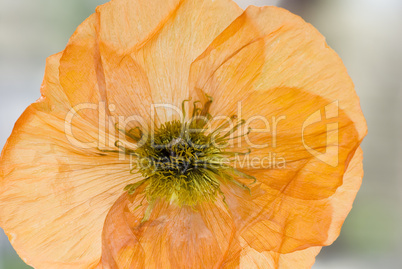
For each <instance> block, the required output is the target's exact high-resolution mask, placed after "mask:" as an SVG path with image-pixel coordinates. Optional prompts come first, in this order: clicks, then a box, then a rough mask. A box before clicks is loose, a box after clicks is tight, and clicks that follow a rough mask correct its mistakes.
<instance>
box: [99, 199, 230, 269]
mask: <svg viewBox="0 0 402 269" xmlns="http://www.w3.org/2000/svg"><path fill="white" fill-rule="evenodd" d="M138 196H141V195H138ZM138 196H134V197H129V196H127V195H123V196H122V197H121V198H120V199H119V200H118V201H117V202H116V203H115V205H114V206H113V207H112V209H111V210H110V212H109V215H108V217H107V219H106V222H105V227H104V231H103V242H104V244H103V255H102V261H103V262H104V264H105V265H108V266H111V265H112V267H111V268H142V267H143V265H144V264H146V266H147V267H150V268H196V267H199V265H200V264H203V265H204V266H205V267H206V268H214V266H218V265H219V264H221V263H222V262H223V261H224V259H225V257H226V255H227V250H228V248H229V245H231V244H234V242H233V241H234V225H233V222H232V221H231V219H230V216H229V215H228V214H227V211H226V209H225V207H224V205H223V203H221V202H218V203H217V204H215V205H214V204H204V205H201V206H197V208H194V209H192V208H190V207H186V206H184V207H182V208H180V207H177V206H176V205H174V204H169V203H167V202H163V201H159V202H156V205H155V206H154V207H153V210H152V213H151V215H150V217H149V220H147V221H145V222H143V223H142V222H141V220H142V219H143V217H144V214H145V211H146V210H147V208H148V206H149V203H148V202H147V201H146V200H145V201H143V202H141V200H142V198H141V197H138Z"/></svg>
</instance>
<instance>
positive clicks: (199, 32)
mask: <svg viewBox="0 0 402 269" xmlns="http://www.w3.org/2000/svg"><path fill="white" fill-rule="evenodd" d="M158 3H159V2H158ZM156 5H158V4H156ZM241 12H242V10H241V9H240V8H239V7H238V6H237V5H236V4H235V3H234V2H233V1H231V0H214V1H213V0H185V1H182V2H181V4H180V5H179V6H178V8H177V10H175V12H174V13H172V15H171V16H170V17H169V19H167V20H166V21H165V22H164V24H163V26H162V27H161V28H160V29H159V30H158V32H157V33H156V34H155V35H153V36H152V38H149V39H148V40H147V42H146V43H145V44H144V45H143V46H142V47H141V48H140V49H138V50H136V51H134V52H132V53H131V54H129V56H127V57H130V56H131V57H132V58H133V59H134V61H135V63H136V64H137V65H138V66H139V68H140V69H141V70H143V71H144V73H145V74H147V78H148V82H149V91H150V92H151V95H152V101H153V103H154V104H164V105H174V107H175V108H179V109H180V108H181V103H182V102H183V101H184V100H185V99H187V98H188V96H189V89H188V77H189V68H190V64H191V63H192V62H193V61H194V59H195V58H196V57H197V56H199V55H200V54H201V53H202V52H203V51H204V50H205V49H206V48H207V47H208V45H209V44H210V43H211V42H212V41H213V40H214V38H215V37H216V36H218V34H219V33H221V32H222V31H223V30H224V29H225V28H226V27H227V26H228V25H229V24H230V23H231V22H232V21H233V20H234V19H235V18H237V17H238V16H239V15H240V14H241ZM129 16H130V17H131V16H133V15H132V14H129ZM132 19H133V20H134V19H136V18H135V17H134V16H133V17H132ZM104 54H105V55H106V54H109V55H110V56H112V57H114V55H111V54H110V53H109V52H108V53H104ZM106 61H107V60H106ZM123 67H124V66H123ZM106 69H107V68H106ZM133 90H136V89H133ZM131 96H132V97H131ZM135 96H136V94H133V95H131V94H130V95H129V96H128V97H130V98H131V103H132V104H137V103H139V102H141V100H139V99H138V98H135ZM157 113H158V116H159V120H160V122H166V121H169V120H171V119H172V117H173V118H177V116H178V115H177V112H176V111H175V110H172V108H171V107H161V108H159V109H158V110H157Z"/></svg>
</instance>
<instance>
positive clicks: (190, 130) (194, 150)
mask: <svg viewBox="0 0 402 269" xmlns="http://www.w3.org/2000/svg"><path fill="white" fill-rule="evenodd" d="M207 99H208V100H207V101H206V103H205V104H204V106H201V107H199V106H198V103H200V101H194V102H193V111H192V116H191V118H190V119H189V121H186V120H185V118H186V117H187V111H186V102H190V101H191V99H187V100H184V101H183V102H182V111H183V120H182V121H178V120H174V121H169V122H166V123H164V124H162V125H161V126H159V128H157V130H156V131H155V133H154V134H153V135H152V136H149V135H148V136H146V137H151V138H152V140H147V141H144V143H142V145H141V146H138V145H135V144H133V145H131V143H129V142H127V141H124V143H123V142H122V141H120V140H117V141H116V142H115V147H116V148H117V149H118V150H116V151H113V152H117V153H124V154H127V155H132V156H135V157H136V161H137V165H136V166H135V167H133V168H131V170H130V173H132V174H137V173H140V174H141V175H142V176H143V178H144V179H143V180H140V181H138V182H136V183H134V184H129V185H127V186H126V187H125V188H124V190H125V191H127V192H128V194H129V195H133V194H134V193H135V192H136V191H137V190H138V191H140V192H143V193H144V197H145V198H144V199H147V200H148V203H149V205H148V207H147V209H146V210H145V213H144V218H143V220H142V222H145V221H147V220H148V219H149V217H150V215H151V212H152V209H153V207H154V204H155V201H157V200H159V199H165V200H166V201H168V202H171V203H175V204H177V205H179V206H185V205H186V206H190V207H193V208H194V206H196V205H197V204H199V203H202V202H214V201H216V199H217V197H219V196H220V197H222V200H223V202H224V203H225V204H226V200H225V195H224V193H223V192H222V190H221V189H220V185H221V184H222V183H223V182H225V181H228V182H232V183H234V184H236V185H237V186H239V187H241V188H242V189H245V190H248V191H249V192H251V190H250V188H249V187H248V186H247V185H245V184H243V183H241V182H240V181H238V180H237V178H243V179H253V181H254V182H253V183H255V181H256V179H255V177H252V176H249V175H247V174H245V173H243V172H241V171H239V170H237V169H235V168H233V167H232V166H231V162H232V161H233V158H234V157H235V156H237V155H247V154H249V153H250V152H251V150H250V149H249V150H248V152H230V151H226V150H225V148H222V147H218V146H217V144H219V145H220V144H226V143H227V141H229V140H230V139H235V138H239V137H242V136H245V135H247V134H249V133H250V131H251V129H250V128H249V129H248V132H247V133H243V134H240V135H238V136H235V137H234V138H229V136H231V135H232V134H233V133H235V132H236V131H238V130H239V129H240V127H241V126H242V125H244V124H245V121H244V120H239V121H238V122H237V123H236V125H235V126H234V127H233V128H232V129H230V130H229V131H227V132H225V133H224V134H221V132H222V131H223V130H224V129H226V128H227V127H228V126H230V125H231V124H232V121H233V120H235V119H237V116H236V115H233V116H231V117H230V119H229V120H225V122H223V123H222V124H221V125H219V126H218V128H216V129H215V130H213V131H212V132H210V133H208V134H207V133H206V132H207V129H206V125H207V123H208V121H209V120H210V119H211V118H212V116H211V115H210V114H209V110H210V108H211V105H212V103H213V99H212V97H210V96H208V95H207ZM115 127H116V129H117V130H118V131H119V132H120V133H122V134H124V135H125V136H127V137H128V138H131V139H132V140H134V141H136V142H137V143H138V142H139V141H140V140H142V138H143V137H144V136H143V132H142V130H141V129H140V128H139V127H135V128H132V129H130V130H128V131H125V130H123V129H121V128H119V127H118V124H116V126H115ZM215 136H216V141H213V140H214V139H215ZM215 142H217V143H215ZM253 183H252V184H253ZM140 187H141V188H140Z"/></svg>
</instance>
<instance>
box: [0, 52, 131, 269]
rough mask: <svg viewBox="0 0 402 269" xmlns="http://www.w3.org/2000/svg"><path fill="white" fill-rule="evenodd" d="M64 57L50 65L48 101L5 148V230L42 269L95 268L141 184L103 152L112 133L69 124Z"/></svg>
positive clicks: (0, 175)
mask: <svg viewBox="0 0 402 269" xmlns="http://www.w3.org/2000/svg"><path fill="white" fill-rule="evenodd" d="M60 57H61V54H56V55H54V56H52V57H50V58H49V59H48V62H47V67H46V74H45V80H44V83H43V86H42V94H43V96H42V97H41V98H40V99H39V100H38V102H36V103H34V104H32V105H31V106H30V107H28V108H27V110H26V111H25V112H24V113H23V115H22V116H21V117H20V119H19V120H18V122H17V123H16V126H15V128H14V130H13V133H12V135H11V137H10V138H9V139H8V141H7V144H6V146H5V147H4V149H3V152H2V155H1V159H0V225H1V227H2V228H4V230H5V232H6V234H7V235H8V236H9V238H10V241H11V243H12V245H13V246H14V248H15V249H16V251H17V252H18V254H19V255H20V256H21V257H22V258H23V259H24V260H25V261H26V262H27V263H28V264H30V265H32V266H34V267H35V268H91V267H92V266H95V265H96V264H97V263H98V262H99V260H100V258H101V234H102V228H103V223H104V220H105V217H106V215H107V213H108V211H109V209H110V207H111V206H112V205H113V203H114V202H115V201H116V199H117V198H118V197H119V196H120V195H121V193H122V192H123V188H124V187H125V186H126V185H127V184H128V183H131V182H133V181H135V180H137V179H136V178H135V177H134V176H132V175H130V173H129V171H130V166H129V163H128V160H121V161H120V160H119V158H118V155H117V154H114V153H105V152H103V151H100V150H98V148H97V145H99V143H100V137H102V136H105V137H106V136H107V135H108V134H107V132H106V131H103V132H102V128H98V126H94V125H92V122H91V121H88V120H87V119H85V118H83V117H81V116H80V115H78V114H77V115H74V116H73V118H72V121H71V123H69V122H68V120H67V119H66V115H68V113H69V112H71V111H70V110H69V109H70V108H71V103H70V100H69V99H68V97H67V95H66V94H65V92H64V91H63V87H62V86H61V85H60V84H59V79H58V78H59V76H58V70H59V61H60ZM70 127H71V129H72V134H68V133H66V129H69V128H70ZM81 138H82V139H84V140H81ZM84 142H85V143H86V144H84V145H86V146H88V147H87V148H83V147H81V146H82V143H84ZM106 148H107V147H106Z"/></svg>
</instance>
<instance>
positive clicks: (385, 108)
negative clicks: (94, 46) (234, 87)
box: [0, 0, 402, 269]
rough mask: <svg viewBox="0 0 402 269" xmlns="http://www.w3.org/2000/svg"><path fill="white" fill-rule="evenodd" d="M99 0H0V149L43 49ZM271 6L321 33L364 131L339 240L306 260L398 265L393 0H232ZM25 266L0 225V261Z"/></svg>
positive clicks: (398, 96)
mask: <svg viewBox="0 0 402 269" xmlns="http://www.w3.org/2000/svg"><path fill="white" fill-rule="evenodd" d="M105 2H107V1H105V0H85V1H82V0H69V1H65V0H35V1H32V0H13V1H10V0H0V149H1V148H2V147H3V145H4V144H5V142H6V139H7V137H8V136H9V135H10V133H11V131H12V128H13V125H14V123H15V121H16V120H17V119H18V117H19V116H20V114H21V113H22V112H23V110H24V109H25V108H26V107H27V106H28V105H29V104H30V103H32V102H34V101H35V100H36V99H37V98H39V96H40V93H39V88H40V85H41V82H42V78H43V73H44V68H45V59H46V57H47V56H49V55H51V54H54V53H57V52H59V51H61V50H63V49H64V47H65V45H66V43H67V41H68V38H69V37H70V36H71V34H72V33H73V32H74V30H75V28H76V27H77V26H78V25H79V24H80V23H81V22H82V21H83V20H84V19H85V18H86V17H88V16H89V15H90V14H91V13H93V12H94V10H95V7H96V6H97V5H100V4H103V3H105ZM236 2H237V3H238V4H239V5H240V6H241V7H242V8H246V7H247V6H248V5H257V6H263V5H277V6H281V7H285V8H287V9H289V10H290V11H292V12H293V13H296V14H299V15H301V16H302V17H303V18H304V19H305V20H306V21H308V22H310V23H311V24H313V25H314V26H315V27H316V28H318V29H319V30H320V32H321V33H322V34H323V35H324V36H326V38H327V42H328V44H329V45H330V46H331V47H332V48H333V49H334V50H335V51H336V52H337V53H338V54H339V55H340V56H341V58H342V59H343V61H344V63H345V65H346V67H347V68H348V70H349V74H350V76H351V77H352V79H353V80H354V82H355V85H356V91H357V93H358V95H359V96H360V98H361V105H362V108H363V112H364V114H365V116H366V119H367V122H368V127H369V134H368V136H367V137H366V139H365V140H364V143H363V150H364V153H365V155H364V156H365V159H364V168H365V177H364V181H363V185H362V188H361V190H360V192H359V193H358V196H357V198H356V201H355V203H354V207H353V209H352V212H351V213H350V215H349V217H348V218H347V220H346V222H345V224H344V226H343V229H342V232H341V235H340V237H339V239H338V240H337V241H336V242H335V243H334V244H333V245H332V246H329V247H326V248H324V249H323V250H322V252H321V254H319V256H318V258H317V262H316V264H315V265H314V266H313V269H335V268H336V269H338V268H339V269H349V268H350V269H360V268H362V269H363V268H364V269H367V268H369V269H371V268H386V269H394V268H395V269H397V268H402V255H401V254H402V229H401V227H402V209H401V205H402V180H401V179H402V139H401V138H402V119H401V117H402V1H401V0H336V1H334V0H281V1H278V0H276V1H275V0H253V1H252V0H237V1H236ZM10 268H11V269H22V268H30V267H28V266H27V265H25V264H24V263H23V262H22V261H21V260H20V259H19V257H18V256H17V255H16V254H15V252H14V250H13V249H12V247H11V245H10V243H9V242H8V239H7V237H6V236H5V235H4V233H3V231H2V230H1V229H0V269H10Z"/></svg>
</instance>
